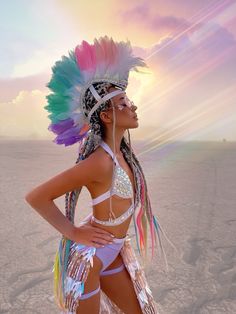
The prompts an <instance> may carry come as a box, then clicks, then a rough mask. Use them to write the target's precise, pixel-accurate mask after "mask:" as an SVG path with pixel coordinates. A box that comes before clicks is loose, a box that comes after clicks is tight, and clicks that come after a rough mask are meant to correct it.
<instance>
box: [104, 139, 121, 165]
mask: <svg viewBox="0 0 236 314" xmlns="http://www.w3.org/2000/svg"><path fill="white" fill-rule="evenodd" d="M100 145H101V146H102V147H103V148H104V149H105V150H106V151H107V152H108V154H110V156H111V158H112V159H113V160H114V161H115V163H116V165H119V162H118V160H117V158H116V156H115V154H114V153H113V151H112V150H111V148H110V146H109V145H107V143H106V142H104V141H103V140H102V141H101V143H100Z"/></svg>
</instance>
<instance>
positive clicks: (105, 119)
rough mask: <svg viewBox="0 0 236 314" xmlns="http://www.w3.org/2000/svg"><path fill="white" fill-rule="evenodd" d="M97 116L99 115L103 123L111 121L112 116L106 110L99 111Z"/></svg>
mask: <svg viewBox="0 0 236 314" xmlns="http://www.w3.org/2000/svg"><path fill="white" fill-rule="evenodd" d="M99 116H100V119H101V120H102V121H103V122H104V123H111V122H112V117H111V116H110V113H108V112H107V111H101V112H100V114H99Z"/></svg>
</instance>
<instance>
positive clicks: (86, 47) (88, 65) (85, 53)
mask: <svg viewBox="0 0 236 314" xmlns="http://www.w3.org/2000/svg"><path fill="white" fill-rule="evenodd" d="M75 57H76V61H77V63H78V66H79V68H80V69H81V70H82V71H84V70H95V69H96V64H97V60H96V53H95V49H94V45H90V44H89V43H88V42H87V41H85V40H83V41H82V43H81V45H78V46H76V48H75Z"/></svg>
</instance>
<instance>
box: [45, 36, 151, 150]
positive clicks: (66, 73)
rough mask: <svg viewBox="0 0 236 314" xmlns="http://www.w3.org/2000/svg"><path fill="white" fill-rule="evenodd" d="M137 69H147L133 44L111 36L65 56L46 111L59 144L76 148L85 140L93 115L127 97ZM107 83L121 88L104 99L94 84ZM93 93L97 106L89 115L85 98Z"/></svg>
mask: <svg viewBox="0 0 236 314" xmlns="http://www.w3.org/2000/svg"><path fill="white" fill-rule="evenodd" d="M137 66H142V67H143V66H147V65H146V64H145V62H144V61H143V59H142V58H140V57H135V56H133V54H132V47H131V44H130V42H129V41H128V40H127V42H123V41H121V42H114V41H113V39H112V38H108V37H107V36H104V37H100V38H99V39H94V43H93V44H89V43H88V42H86V41H84V40H83V41H82V43H81V44H80V45H78V46H76V47H75V49H74V50H72V51H69V56H68V57H67V56H62V60H60V61H57V62H56V63H55V65H54V66H53V67H52V72H53V74H52V78H51V80H50V82H49V83H48V84H47V87H49V88H50V89H51V90H52V91H53V93H52V94H50V95H47V96H46V98H47V101H48V104H47V105H46V106H45V107H44V108H45V109H46V110H47V111H49V112H50V114H49V115H48V117H49V118H50V119H51V124H50V125H49V127H48V129H49V130H50V131H52V132H53V133H55V134H57V136H56V138H55V139H54V140H53V142H55V143H56V144H64V145H65V146H68V145H72V144H74V143H76V142H80V141H82V140H83V138H84V137H85V136H87V133H88V131H89V130H90V120H91V116H92V114H93V113H94V112H95V111H96V109H98V107H99V106H100V105H101V104H102V103H104V102H105V101H107V100H108V99H110V98H112V97H114V96H116V95H118V94H120V93H123V92H124V90H125V89H126V87H127V85H128V77H129V71H130V70H131V69H134V70H135V71H138V69H137V68H136V67H137ZM96 82H107V83H113V84H115V85H116V86H118V87H120V88H121V90H116V91H113V92H111V93H109V94H106V95H105V96H104V97H101V96H100V95H99V94H98V93H97V91H96V90H95V88H94V86H93V83H96ZM88 89H90V91H91V93H92V94H93V96H94V97H95V99H96V100H97V103H96V104H95V106H94V107H93V108H92V110H91V111H90V112H89V113H86V111H85V108H84V106H83V104H84V96H85V93H86V91H87V90H88Z"/></svg>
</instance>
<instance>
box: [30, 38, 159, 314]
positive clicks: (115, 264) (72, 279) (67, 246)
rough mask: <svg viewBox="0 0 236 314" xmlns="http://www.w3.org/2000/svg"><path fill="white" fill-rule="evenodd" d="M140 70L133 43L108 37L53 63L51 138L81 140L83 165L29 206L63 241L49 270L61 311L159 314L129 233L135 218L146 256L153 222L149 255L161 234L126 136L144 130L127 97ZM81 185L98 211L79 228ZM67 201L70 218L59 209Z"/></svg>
mask: <svg viewBox="0 0 236 314" xmlns="http://www.w3.org/2000/svg"><path fill="white" fill-rule="evenodd" d="M136 66H146V64H145V63H144V62H143V60H142V59H141V58H138V57H134V56H133V55H132V49H131V46H130V43H129V42H127V43H124V42H119V43H117V42H114V41H113V40H112V39H110V38H108V37H107V36H104V37H100V38H99V39H98V40H97V39H95V40H94V44H93V45H90V44H88V43H87V42H85V41H83V42H82V44H81V45H78V46H77V47H76V49H75V50H74V51H71V52H70V53H69V57H65V56H63V58H62V61H57V62H56V64H55V65H54V67H53V76H52V79H51V81H50V82H49V84H48V85H47V86H48V87H49V88H50V89H51V90H52V91H53V94H50V95H48V96H47V99H48V105H47V106H45V108H46V109H47V110H48V111H49V112H51V114H50V115H49V117H50V119H51V120H52V123H51V125H50V126H49V130H51V131H53V132H54V133H56V134H57V137H56V139H55V140H54V142H56V143H57V144H64V145H66V146H67V145H72V144H74V143H76V142H79V143H80V147H79V157H78V159H77V161H76V165H75V166H73V167H71V168H70V169H68V170H65V171H64V172H62V173H60V174H58V175H57V176H55V177H53V178H52V179H50V180H48V181H47V182H45V183H43V184H41V185H39V186H38V187H36V188H35V189H33V190H32V191H31V192H29V193H28V194H27V195H26V197H25V198H26V201H27V202H28V203H29V204H30V205H31V206H32V207H33V208H34V209H35V210H37V211H38V213H39V214H40V215H41V216H42V217H43V218H44V219H46V220H47V221H48V222H49V223H50V224H51V225H52V226H54V227H55V228H56V229H57V230H58V231H59V232H60V233H61V234H62V239H61V241H60V245H59V250H58V252H57V254H56V257H55V263H54V269H53V271H54V291H55V298H56V300H57V303H58V305H59V307H60V308H61V309H62V310H63V312H62V313H77V314H78V313H81V314H82V313H94V314H95V313H127V314H133V313H137V314H138V313H157V308H156V304H155V301H154V299H153V296H152V293H151V290H150V288H149V286H148V283H147V281H146V278H145V274H144V271H143V268H142V267H141V266H140V264H139V262H138V260H137V258H136V256H135V254H134V251H133V249H132V247H131V245H130V239H129V237H128V233H127V232H128V229H129V225H130V222H131V218H132V217H133V220H134V226H135V233H136V240H137V244H138V249H139V253H140V254H141V255H143V254H146V251H147V232H146V230H147V223H148V224H149V226H150V231H151V239H152V249H153V248H154V241H156V235H159V234H158V230H159V225H158V223H157V220H156V217H155V216H154V215H153V213H152V210H151V205H150V201H149V197H148V193H147V186H146V181H145V177H144V174H143V171H142V168H141V166H140V164H139V162H138V160H137V157H136V156H135V154H134V152H133V150H132V148H131V143H130V135H129V129H133V128H137V127H138V118H137V114H136V109H137V107H136V106H135V105H134V104H133V103H132V102H131V101H130V100H129V99H128V97H127V95H126V92H125V89H126V87H127V84H128V75H129V71H130V70H131V69H135V70H137V69H136ZM126 131H128V140H129V142H128V141H127V139H126V137H125V132H126ZM83 186H85V187H86V188H87V189H88V191H89V192H90V195H91V197H92V204H93V213H92V214H90V215H89V216H88V217H86V218H85V219H84V220H83V221H82V222H81V223H80V224H79V226H75V224H74V211H75V206H76V203H77V200H78V197H79V194H80V192H81V189H82V187H83ZM64 194H66V198H65V201H66V217H65V216H64V215H63V214H62V213H61V211H60V210H59V209H58V208H57V206H56V205H55V203H54V202H53V200H54V199H56V198H58V197H60V196H62V195H64ZM138 205H140V206H139V207H140V209H139V211H137V207H138ZM155 232H156V233H155ZM152 253H153V251H152ZM127 300H128V302H127Z"/></svg>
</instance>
